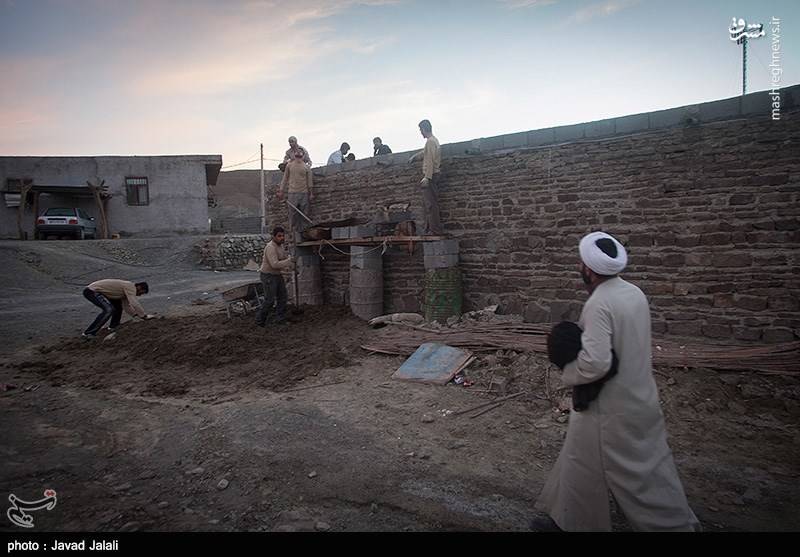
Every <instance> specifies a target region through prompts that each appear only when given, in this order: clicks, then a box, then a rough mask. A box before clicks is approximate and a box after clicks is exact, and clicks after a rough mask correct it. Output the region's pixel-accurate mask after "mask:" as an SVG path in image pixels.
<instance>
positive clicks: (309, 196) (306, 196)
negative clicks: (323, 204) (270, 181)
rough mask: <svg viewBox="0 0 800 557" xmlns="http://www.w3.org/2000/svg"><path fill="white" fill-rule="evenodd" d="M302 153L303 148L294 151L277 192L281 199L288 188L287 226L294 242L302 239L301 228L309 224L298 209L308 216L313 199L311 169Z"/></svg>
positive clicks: (303, 152) (303, 151)
mask: <svg viewBox="0 0 800 557" xmlns="http://www.w3.org/2000/svg"><path fill="white" fill-rule="evenodd" d="M304 154H305V150H297V151H295V152H294V160H293V161H291V162H290V163H289V164H287V165H286V170H285V171H284V172H283V179H282V180H281V185H280V186H278V192H277V196H278V199H283V194H284V192H285V190H287V189H288V195H287V202H288V203H287V205H289V207H288V209H289V228H290V229H291V231H292V241H293V242H294V243H298V242H301V241H302V232H303V228H305V227H306V226H308V225H309V224H310V223H309V222H308V221H307V220H306V218H305V217H303V216H302V215H301V214H300V213H299V212H298V211H302V213H303V214H304V215H306V216H308V214H309V213H310V212H311V201H314V190H313V182H314V178H313V176H312V172H311V169H310V168H309V167H308V166H307V165H306V164H305V163H304V162H303V155H304Z"/></svg>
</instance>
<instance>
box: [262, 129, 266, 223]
mask: <svg viewBox="0 0 800 557" xmlns="http://www.w3.org/2000/svg"><path fill="white" fill-rule="evenodd" d="M265 197H266V196H265V195H264V144H263V143H262V144H261V233H262V234H266V233H267V209H266V207H265V204H266V199H265Z"/></svg>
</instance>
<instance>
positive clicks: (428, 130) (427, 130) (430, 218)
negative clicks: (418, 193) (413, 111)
mask: <svg viewBox="0 0 800 557" xmlns="http://www.w3.org/2000/svg"><path fill="white" fill-rule="evenodd" d="M419 131H420V133H421V134H422V137H424V138H425V149H423V150H422V151H420V152H419V153H416V154H415V155H413V156H412V157H411V158H410V159H408V162H414V161H415V160H417V159H419V158H420V157H422V180H420V182H419V185H420V187H421V188H422V206H423V209H424V211H425V234H430V235H434V236H437V235H440V234H442V233H443V229H442V222H441V220H440V219H439V200H438V199H437V198H438V195H439V187H440V185H441V180H440V178H439V168H440V166H441V163H442V153H441V149H440V148H439V140H438V139H436V137H434V135H433V126H431V123H430V121H429V120H423V121H421V122H420V123H419Z"/></svg>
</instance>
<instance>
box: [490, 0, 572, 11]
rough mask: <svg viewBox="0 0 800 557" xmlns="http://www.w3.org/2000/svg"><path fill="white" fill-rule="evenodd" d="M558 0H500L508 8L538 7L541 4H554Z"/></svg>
mask: <svg viewBox="0 0 800 557" xmlns="http://www.w3.org/2000/svg"><path fill="white" fill-rule="evenodd" d="M557 1H558V0H500V2H502V3H503V4H506V5H507V6H508V7H509V8H512V9H515V8H539V7H541V6H549V5H551V4H555V3H556V2H557Z"/></svg>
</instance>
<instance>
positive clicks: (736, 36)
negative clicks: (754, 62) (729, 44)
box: [728, 17, 764, 95]
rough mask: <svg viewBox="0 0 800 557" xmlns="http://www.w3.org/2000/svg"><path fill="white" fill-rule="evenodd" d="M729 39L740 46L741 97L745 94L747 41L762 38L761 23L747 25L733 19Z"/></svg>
mask: <svg viewBox="0 0 800 557" xmlns="http://www.w3.org/2000/svg"><path fill="white" fill-rule="evenodd" d="M728 32H729V33H730V35H731V36H730V39H731V40H732V41H736V44H740V45H742V95H746V94H747V39H757V38H759V37H763V36H764V24H763V23H751V24H749V25H748V24H747V22H745V20H743V19H741V18H740V19H739V20H738V21H737V20H736V18H735V17H734V18H733V22H732V23H731V26H730V28H729V29H728Z"/></svg>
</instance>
